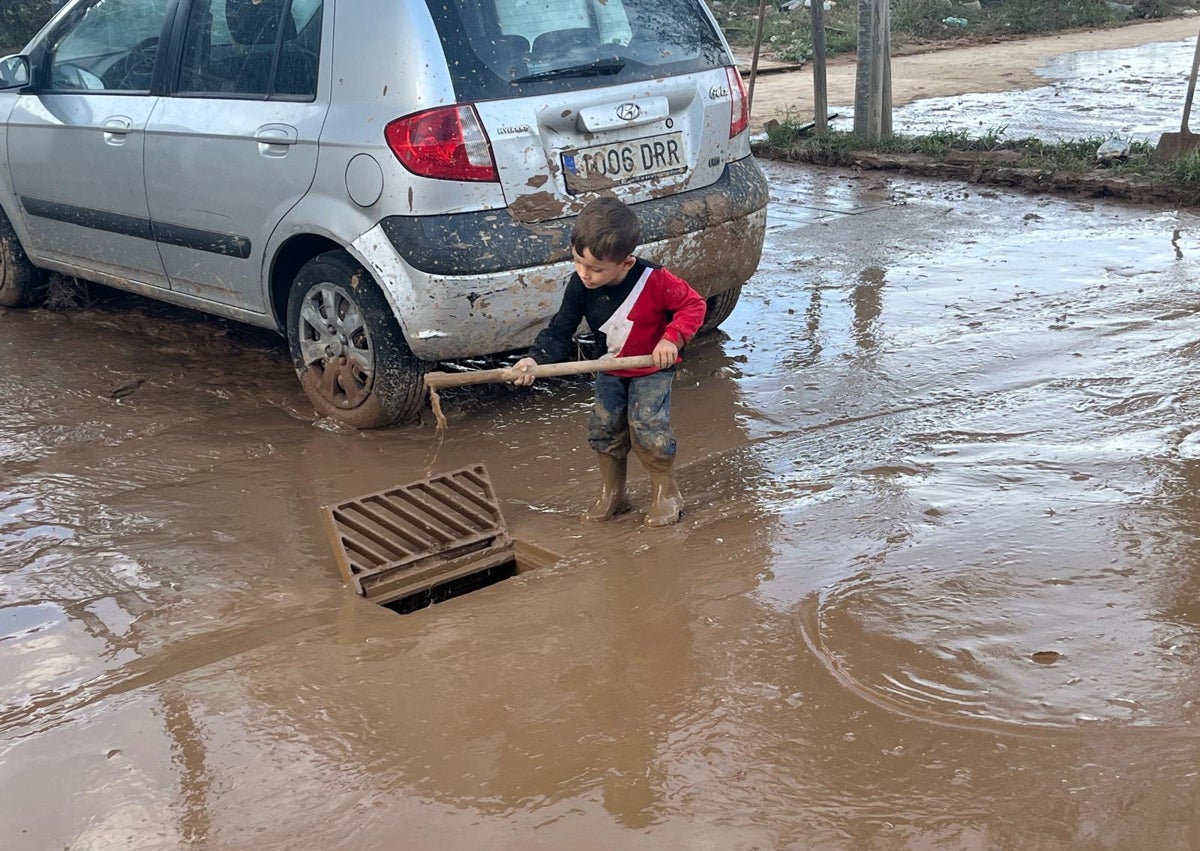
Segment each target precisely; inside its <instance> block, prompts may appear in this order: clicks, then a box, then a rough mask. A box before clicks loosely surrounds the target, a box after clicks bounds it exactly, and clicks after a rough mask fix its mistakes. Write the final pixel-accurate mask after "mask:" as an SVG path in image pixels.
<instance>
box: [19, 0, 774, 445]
mask: <svg viewBox="0 0 1200 851" xmlns="http://www.w3.org/2000/svg"><path fill="white" fill-rule="evenodd" d="M748 121H749V110H748V104H747V101H746V93H745V89H744V87H743V84H742V79H741V76H740V75H739V73H738V71H737V69H736V67H735V65H734V63H733V60H732V58H731V56H730V53H729V48H728V45H727V44H726V42H725V40H724V37H723V36H722V35H721V33H720V30H719V28H718V27H717V24H716V22H715V21H714V20H713V17H712V15H711V14H710V13H709V11H708V10H707V8H706V7H705V6H704V5H703V3H702V2H701V0H536V2H535V0H389V2H369V3H364V2H357V0H356V1H355V2H351V0H71V2H69V3H67V5H65V6H64V7H63V8H62V9H61V10H60V11H59V12H58V13H57V14H56V15H55V16H54V18H53V19H52V20H51V21H50V22H49V23H48V24H47V25H46V26H45V27H44V28H43V29H42V30H41V32H39V33H38V34H37V35H36V36H35V37H34V38H33V40H32V41H31V42H30V43H29V44H28V45H27V47H26V49H25V50H24V52H23V53H21V54H20V55H16V56H9V57H5V58H4V59H0V305H5V306H9V307H15V306H22V305H28V304H34V303H36V302H37V301H38V299H39V298H40V297H41V295H42V293H43V291H44V279H45V273H46V271H47V270H54V271H58V272H62V273H65V274H67V275H72V276H76V277H80V278H84V279H87V280H92V281H99V282H102V283H104V284H108V285H110V286H113V287H117V288H119V289H123V290H130V291H133V292H136V293H140V294H142V295H146V296H149V297H151V298H156V299H161V300H163V301H168V302H172V303H175V304H179V305H184V306H187V307H191V308H197V309H200V310H203V311H207V312H209V313H213V314H218V315H221V316H225V317H229V318H232V319H236V320H240V321H244V322H247V323H251V324H254V325H259V326H264V327H269V328H275V329H278V330H279V331H281V332H282V333H284V334H285V335H286V336H287V339H288V341H289V346H290V350H291V354H292V358H293V361H294V363H295V367H296V372H297V374H298V375H299V377H300V381H301V384H302V385H303V387H304V390H305V391H306V393H307V394H308V397H309V399H310V400H311V401H312V403H313V405H314V406H315V407H316V409H317V411H318V412H319V413H320V414H321V415H323V416H329V417H334V418H336V419H338V420H341V421H344V422H346V423H349V424H352V425H355V426H358V427H361V428H373V427H379V426H385V425H389V424H392V423H396V422H402V421H404V420H407V419H410V418H412V417H413V416H415V414H416V413H417V411H418V410H419V407H420V405H421V403H422V399H423V390H424V388H423V385H422V377H423V374H424V371H425V370H426V368H427V367H428V366H429V365H431V364H433V363H435V362H437V361H443V360H452V359H459V358H465V357H474V356H479V355H485V354H495V353H502V352H511V351H515V350H517V349H520V348H523V347H526V346H528V345H529V343H530V342H531V341H532V340H533V338H534V336H535V335H536V334H537V332H538V330H539V329H540V328H542V327H543V326H544V325H545V324H546V322H547V321H548V319H549V318H550V316H551V315H553V313H554V311H555V310H556V308H557V307H558V302H559V298H560V294H561V292H562V288H563V286H564V283H565V281H566V278H567V276H568V275H569V273H570V271H571V265H570V244H569V240H568V236H569V233H570V228H571V224H572V222H573V219H574V216H575V215H576V214H577V213H578V212H579V210H580V209H581V208H582V207H583V205H584V204H586V203H587V202H588V201H589V200H591V199H592V198H595V197H597V196H598V195H600V194H614V195H616V196H617V197H619V198H620V199H621V200H623V201H625V202H626V203H628V204H631V205H633V206H634V209H636V210H637V212H638V214H639V216H640V218H641V220H642V224H643V230H644V234H645V242H644V244H643V246H642V247H641V248H640V249H639V253H640V254H642V255H643V256H645V257H648V258H650V259H652V260H656V261H658V262H660V263H663V264H665V265H667V266H669V267H670V268H671V269H672V270H673V271H675V272H676V273H677V274H679V275H681V276H682V277H683V278H685V279H687V280H688V281H689V282H690V283H691V284H692V285H693V286H694V287H695V288H696V289H697V290H699V291H700V292H701V293H702V294H704V295H705V296H706V297H707V298H708V302H709V317H708V319H707V320H706V329H711V328H713V327H716V325H717V324H718V323H720V322H721V321H723V320H724V319H725V318H726V317H728V315H729V313H730V312H731V311H732V310H733V308H734V305H735V304H736V303H737V299H738V295H739V293H740V291H741V286H742V284H743V283H744V282H745V281H746V279H747V278H749V277H750V275H751V274H752V273H753V272H754V270H755V268H756V266H757V265H758V261H759V257H760V255H761V250H762V241H763V232H764V229H765V224H766V203H767V188H766V182H765V180H764V178H763V176H762V173H761V172H760V170H759V168H758V166H757V165H756V163H755V162H754V160H753V158H752V157H751V156H750V149H749V140H748V131H747V124H748Z"/></svg>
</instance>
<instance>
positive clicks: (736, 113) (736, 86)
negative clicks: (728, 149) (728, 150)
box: [725, 65, 750, 139]
mask: <svg viewBox="0 0 1200 851" xmlns="http://www.w3.org/2000/svg"><path fill="white" fill-rule="evenodd" d="M725 76H726V77H727V78H728V79H729V93H730V96H731V99H730V101H729V138H730V139H732V138H733V137H734V136H736V135H737V134H738V133H741V132H742V131H743V130H745V129H746V128H747V127H749V126H750V101H749V99H748V98H747V97H746V84H745V83H744V82H742V75H741V73H740V72H739V71H738V69H737V68H734V67H733V66H731V65H727V66H725Z"/></svg>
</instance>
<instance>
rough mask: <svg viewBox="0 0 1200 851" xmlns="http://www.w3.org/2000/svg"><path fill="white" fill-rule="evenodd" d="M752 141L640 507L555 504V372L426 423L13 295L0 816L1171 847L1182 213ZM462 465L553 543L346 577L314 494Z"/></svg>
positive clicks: (244, 826)
mask: <svg viewBox="0 0 1200 851" xmlns="http://www.w3.org/2000/svg"><path fill="white" fill-rule="evenodd" d="M764 167H765V169H766V170H767V171H768V173H769V176H770V181H771V185H772V203H771V207H770V220H769V227H770V231H769V235H768V244H767V248H766V251H765V254H764V258H763V262H762V265H761V267H760V270H759V272H758V274H756V276H755V277H754V278H753V279H752V280H751V281H750V283H749V284H748V285H747V288H746V292H745V295H744V298H743V302H742V303H741V304H740V305H739V307H738V310H737V311H736V312H735V313H734V315H733V317H731V319H730V320H729V321H728V322H727V323H726V324H725V326H724V329H723V333H718V334H715V335H713V336H710V337H708V338H706V339H704V340H702V341H700V342H698V343H697V344H695V345H694V346H692V347H691V348H689V350H688V351H687V352H686V353H685V355H686V362H685V364H684V365H683V368H682V369H681V371H680V374H679V377H678V380H677V384H676V391H675V408H674V419H675V423H676V430H677V434H678V437H679V439H680V445H681V449H680V456H679V458H680V466H681V476H680V477H681V485H682V487H683V492H684V496H685V498H686V501H687V513H686V515H685V518H684V521H683V522H682V523H681V524H680V525H679V526H677V527H673V528H670V529H666V530H646V529H643V528H641V527H640V526H639V525H638V520H639V517H638V516H637V515H636V514H635V515H630V516H626V517H622V518H620V519H619V520H617V521H616V522H614V523H612V524H609V525H605V526H600V527H593V526H583V525H581V524H579V523H578V521H577V516H578V514H579V513H580V512H581V511H582V510H583V509H584V508H585V507H586V506H587V505H588V504H589V502H590V498H591V496H592V491H593V488H594V485H595V467H594V464H593V460H592V457H591V454H590V452H588V451H587V450H586V448H585V446H586V444H585V440H584V438H585V429H586V412H587V408H588V402H589V394H588V385H587V384H586V382H580V381H563V382H552V383H545V384H541V385H539V386H538V387H536V388H535V389H534V390H533V391H532V392H521V391H516V390H510V389H507V388H488V389H484V390H476V391H458V392H457V393H451V392H447V393H444V394H443V403H444V405H445V407H446V410H447V413H448V415H449V418H450V423H449V431H448V434H447V435H446V438H445V441H444V443H443V444H441V445H440V447H439V446H438V444H437V441H436V439H435V436H434V430H433V427H432V423H431V422H426V423H425V424H423V425H421V426H419V427H416V428H411V429H403V430H391V431H387V432H374V433H356V432H351V431H347V430H344V429H341V428H338V427H336V426H334V425H332V424H330V423H328V422H321V421H313V419H312V415H311V412H310V410H309V409H308V408H307V406H306V405H305V403H304V399H303V395H302V393H301V392H300V390H299V388H298V386H297V385H296V383H295V380H294V377H293V374H292V372H291V368H290V365H289V363H288V358H287V354H286V350H285V347H284V346H283V345H282V343H281V342H280V341H279V340H277V339H276V338H274V337H272V336H271V335H267V334H263V333H260V332H258V331H254V330H251V329H246V328H241V327H239V326H236V325H232V324H228V323H224V322H221V321H218V320H214V319H209V318H206V317H202V316H200V315H197V314H193V313H188V312H185V311H179V310H174V309H171V308H167V307H164V306H161V305H155V304H152V303H149V302H145V301H141V300H138V299H134V298H131V297H126V296H121V295H115V294H106V295H104V294H102V295H101V297H100V299H99V300H98V301H97V302H96V303H94V304H91V305H88V306H84V307H79V308H74V309H65V310H56V311H50V310H37V311H27V312H12V311H7V312H6V311H0V353H2V354H3V357H4V361H5V362H6V363H8V364H9V365H10V367H9V369H8V370H6V371H5V372H4V374H3V377H0V390H2V392H3V397H4V399H5V403H4V405H3V406H0V463H2V464H3V467H2V472H0V553H2V556H3V559H2V566H0V570H2V574H0V836H3V837H4V842H3V846H4V848H5V849H9V851H26V849H29V851H42V849H57V848H66V847H69V848H72V849H112V848H122V849H135V848H136V849H143V848H144V849H172V848H182V847H189V848H211V849H249V848H254V849H291V848H339V849H341V848H345V849H458V848H462V849H468V848H469V849H478V848H497V849H500V848H504V849H537V848H546V849H550V848H556V849H557V848H572V849H611V848H630V849H640V848H646V849H651V848H653V849H706V848H712V849H753V848H757V849H775V848H797V849H800V848H805V849H807V848H814V849H860V848H862V849H868V848H869V849H927V848H955V849H960V848H962V849H975V848H978V849H990V848H1022V849H1093V848H1112V849H1141V848H1147V849H1149V848H1153V849H1187V848H1195V847H1200V817H1198V816H1197V815H1196V812H1195V808H1194V802H1195V800H1196V798H1197V793H1198V791H1200V789H1198V783H1197V769H1196V766H1197V764H1198V758H1200V739H1198V737H1197V734H1196V719H1197V714H1198V711H1200V709H1198V707H1197V704H1196V699H1197V694H1198V689H1197V679H1198V674H1200V658H1198V654H1200V641H1198V638H1200V604H1198V603H1197V593H1198V588H1200V563H1198V560H1197V556H1196V552H1197V550H1196V546H1195V538H1196V532H1197V528H1198V527H1200V504H1198V501H1197V497H1196V495H1195V494H1196V485H1197V483H1198V482H1200V466H1198V465H1200V411H1198V410H1197V405H1196V402H1195V389H1196V387H1195V383H1196V382H1195V378H1194V376H1195V373H1196V371H1195V368H1194V363H1195V357H1196V353H1197V351H1198V350H1200V330H1198V328H1200V326H1198V325H1197V312H1198V311H1200V283H1198V282H1200V219H1198V218H1197V217H1196V216H1195V215H1193V214H1191V213H1188V212H1176V211H1158V210H1149V209H1142V208H1135V207H1127V206H1121V205H1118V204H1112V203H1105V202H1100V201H1096V202H1092V201H1080V200H1068V199H1057V198H1041V197H1035V196H1026V195H1009V194H1006V193H1003V192H993V191H981V190H980V188H978V187H974V186H965V185H962V184H957V183H939V182H928V181H914V180H909V179H906V178H903V177H896V176H884V175H867V176H859V175H854V174H849V173H844V172H837V171H827V170H820V169H806V168H801V167H795V166H784V165H777V164H772V163H765V164H764ZM474 462H483V463H485V464H486V465H487V467H488V470H489V471H490V473H491V476H492V479H493V481H494V482H495V485H496V489H497V492H498V494H499V496H500V498H501V504H502V509H503V511H504V514H505V518H506V520H507V522H508V526H509V528H510V530H511V531H512V533H513V534H514V535H515V536H516V537H517V538H519V539H522V540H524V541H528V542H531V543H535V544H538V545H540V546H542V547H545V548H548V549H551V550H553V551H554V552H556V553H558V554H559V555H560V556H561V559H560V560H559V561H558V562H557V563H556V564H555V565H553V566H551V567H547V568H544V569H538V570H531V571H528V572H525V573H522V574H521V575H519V576H517V577H515V578H513V579H510V580H508V581H505V582H501V583H499V584H496V585H493V586H490V587H488V588H485V589H482V590H479V591H475V592H473V593H471V594H467V595H464V596H461V597H458V598H455V599H452V600H449V601H447V602H444V603H440V604H438V605H435V606H432V607H429V608H426V609H422V610H420V611H418V612H415V613H413V614H409V615H400V614H396V613H394V612H392V611H389V610H386V609H381V608H379V607H376V606H374V605H372V604H370V603H366V602H364V601H362V600H360V599H359V598H357V597H356V596H355V595H353V594H352V593H351V592H350V591H348V590H347V589H346V588H345V587H344V586H343V585H342V583H341V581H340V578H339V577H338V575H337V572H336V569H335V566H334V562H333V559H332V556H331V552H330V548H329V545H328V542H327V541H326V539H325V537H324V532H323V531H322V529H321V526H320V522H319V517H318V508H319V506H321V505H325V504H329V503H331V502H336V501H339V500H342V499H345V498H347V497H352V496H357V495H361V494H366V493H370V492H372V491H376V490H380V489H384V488H387V487H392V486H395V485H397V484H402V483H406V482H409V481H413V480H415V479H418V478H420V477H422V476H423V475H425V474H426V473H427V472H429V471H433V472H439V471H446V470H452V469H455V468H457V467H459V466H463V465H465V464H469V463H474ZM646 495H647V482H646V479H645V475H644V473H642V472H641V471H640V470H635V472H634V474H633V484H632V496H633V498H634V501H635V505H638V506H644V504H645V501H646Z"/></svg>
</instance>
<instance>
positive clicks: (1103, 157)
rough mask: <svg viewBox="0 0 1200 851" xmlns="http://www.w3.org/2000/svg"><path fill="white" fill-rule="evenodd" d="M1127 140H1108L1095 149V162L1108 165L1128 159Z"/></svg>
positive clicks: (1128, 143) (1128, 141)
mask: <svg viewBox="0 0 1200 851" xmlns="http://www.w3.org/2000/svg"><path fill="white" fill-rule="evenodd" d="M1129 145H1130V140H1129V139H1109V140H1108V141H1106V142H1105V143H1104V144H1102V145H1101V146H1100V147H1099V148H1097V149H1096V162H1098V163H1100V164H1101V165H1108V164H1109V163H1114V162H1123V161H1124V160H1126V159H1127V158H1128V157H1129Z"/></svg>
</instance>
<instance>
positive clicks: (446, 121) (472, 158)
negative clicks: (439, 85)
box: [384, 104, 499, 180]
mask: <svg viewBox="0 0 1200 851" xmlns="http://www.w3.org/2000/svg"><path fill="white" fill-rule="evenodd" d="M384 136H385V137H386V138H387V144H388V147H389V148H391V149H392V153H393V154H395V155H396V159H398V160H400V162H401V163H403V165H404V167H405V168H407V169H408V170H409V171H411V172H413V173H414V174H419V175H422V176H423V177H436V178H439V179H441V180H499V176H498V175H497V174H496V163H495V160H493V159H492V146H491V144H490V143H489V142H488V138H487V134H486V133H485V132H484V131H483V125H482V124H480V123H479V116H478V114H476V112H475V107H473V106H471V105H469V104H468V105H466V106H443V107H439V108H438V109H430V110H428V111H426V112H417V113H414V114H413V115H408V116H405V117H404V118H397V119H396V120H395V121H393V122H392V123H391V124H389V125H388V126H387V128H386V129H385V130H384Z"/></svg>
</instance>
